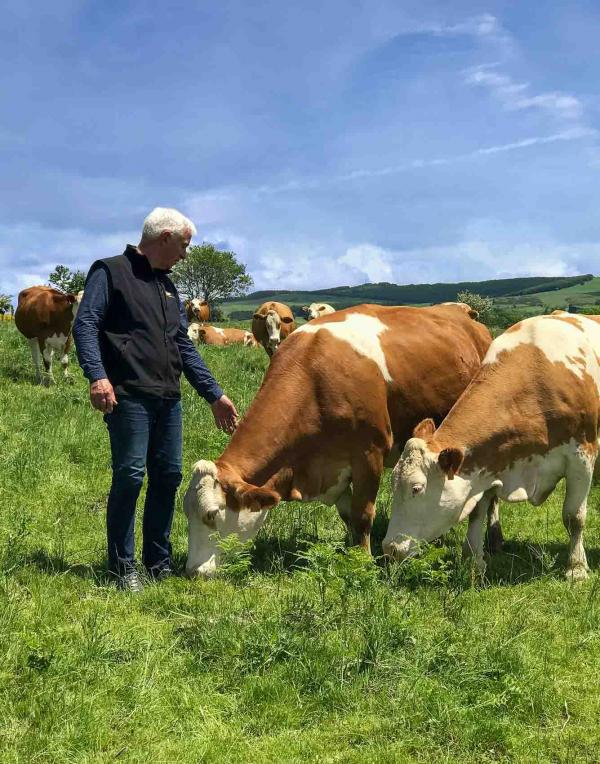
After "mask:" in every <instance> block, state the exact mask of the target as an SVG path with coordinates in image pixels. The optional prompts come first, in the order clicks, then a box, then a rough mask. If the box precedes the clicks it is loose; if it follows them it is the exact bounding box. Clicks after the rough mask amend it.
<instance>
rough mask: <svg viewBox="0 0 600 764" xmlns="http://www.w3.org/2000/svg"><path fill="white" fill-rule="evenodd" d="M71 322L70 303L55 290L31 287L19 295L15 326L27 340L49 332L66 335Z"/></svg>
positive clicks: (66, 296) (67, 297)
mask: <svg viewBox="0 0 600 764" xmlns="http://www.w3.org/2000/svg"><path fill="white" fill-rule="evenodd" d="M72 321H73V313H72V301H69V296H68V295H65V294H63V293H62V292H59V291H58V290H57V289H53V288H52V287H44V286H33V287H28V288H27V289H23V291H22V292H20V293H19V298H18V304H17V309H16V311H15V326H16V327H17V329H18V330H19V331H20V332H21V334H23V335H24V336H25V337H27V338H28V339H32V338H34V337H39V336H42V335H43V334H45V333H48V332H49V331H56V332H57V333H63V334H68V333H69V331H70V328H71V323H72Z"/></svg>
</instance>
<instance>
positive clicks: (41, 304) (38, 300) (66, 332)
mask: <svg viewBox="0 0 600 764" xmlns="http://www.w3.org/2000/svg"><path fill="white" fill-rule="evenodd" d="M82 296H83V292H79V294H77V295H75V294H64V292H59V291H58V289H53V288H52V287H46V286H33V287H29V288H28V289H24V290H23V291H22V292H20V294H19V298H18V304H17V310H16V311H15V325H16V327H17V329H18V330H19V331H20V332H21V334H23V335H24V336H25V337H27V339H28V340H29V345H30V347H31V355H32V358H33V365H34V368H35V370H36V378H37V381H38V382H41V383H43V384H46V385H50V384H52V383H53V382H54V377H53V375H52V357H53V354H54V351H55V350H56V351H57V352H58V353H60V363H61V365H62V367H63V373H64V377H65V379H69V378H70V375H69V368H68V367H69V350H70V348H71V341H72V340H71V327H72V325H73V319H74V318H75V315H76V313H77V308H78V307H79V303H80V302H81V298H82ZM42 361H43V364H44V372H42V367H41V362H42Z"/></svg>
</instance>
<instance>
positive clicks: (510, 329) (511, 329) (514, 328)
mask: <svg viewBox="0 0 600 764" xmlns="http://www.w3.org/2000/svg"><path fill="white" fill-rule="evenodd" d="M522 326H523V322H522V321H517V323H516V324H513V325H512V326H509V327H508V329H507V330H506V331H505V332H504V334H510V333H511V332H518V331H519V330H520V329H521V327H522Z"/></svg>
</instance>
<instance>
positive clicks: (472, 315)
mask: <svg viewBox="0 0 600 764" xmlns="http://www.w3.org/2000/svg"><path fill="white" fill-rule="evenodd" d="M468 313H469V316H470V318H472V319H473V320H474V321H477V319H478V318H479V313H478V312H477V311H476V310H474V309H473V308H471V307H470V308H469V311H468Z"/></svg>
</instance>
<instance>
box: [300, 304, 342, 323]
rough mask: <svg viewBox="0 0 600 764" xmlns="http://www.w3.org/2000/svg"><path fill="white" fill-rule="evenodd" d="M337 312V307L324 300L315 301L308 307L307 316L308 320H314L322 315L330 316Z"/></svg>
mask: <svg viewBox="0 0 600 764" xmlns="http://www.w3.org/2000/svg"><path fill="white" fill-rule="evenodd" d="M331 313H335V308H333V307H332V306H331V305H328V304H327V303H324V302H313V303H311V304H310V305H309V306H308V307H307V308H306V317H307V320H308V321H313V320H314V319H315V318H321V316H329V315H330V314H331Z"/></svg>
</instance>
